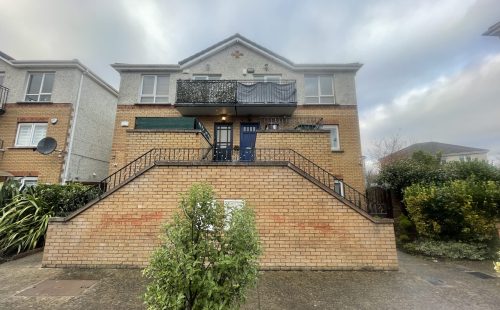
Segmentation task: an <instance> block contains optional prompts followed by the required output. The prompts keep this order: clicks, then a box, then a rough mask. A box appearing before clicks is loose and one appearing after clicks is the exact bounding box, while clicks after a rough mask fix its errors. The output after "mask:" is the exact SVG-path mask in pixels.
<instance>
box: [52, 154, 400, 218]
mask: <svg viewBox="0 0 500 310" xmlns="http://www.w3.org/2000/svg"><path fill="white" fill-rule="evenodd" d="M155 166H176V167H179V166H183V167H193V166H254V167H256V166H257V167H259V166H260V167H262V166H266V167H269V166H274V167H288V168H290V169H292V170H293V171H295V172H296V173H298V174H299V175H301V176H302V177H304V178H305V179H307V180H308V181H310V182H311V183H314V184H315V185H316V186H318V187H319V188H321V189H322V190H324V191H325V192H327V193H329V194H330V195H331V196H333V197H335V198H337V199H339V200H340V201H341V202H342V203H344V204H345V205H346V206H348V207H350V208H351V209H353V210H354V211H356V212H358V213H359V214H360V215H362V216H363V217H365V218H366V219H368V220H370V221H371V222H373V223H374V224H392V223H393V222H394V221H393V220H392V219H387V218H376V217H373V216H371V215H370V214H368V213H367V212H365V211H363V210H362V209H360V208H358V207H356V206H355V205H354V204H352V203H350V202H348V201H346V200H345V199H343V198H342V196H340V195H339V194H337V193H336V192H334V191H333V190H331V189H330V188H328V187H326V186H324V185H323V184H321V183H320V182H318V181H317V180H316V179H314V178H313V177H311V176H309V175H307V174H305V173H303V172H302V171H301V170H300V169H298V168H297V167H295V166H294V165H293V164H291V163H289V162H287V161H282V162H281V161H272V162H240V161H235V162H206V161H191V162H167V161H159V162H156V163H155V164H154V165H153V166H151V167H147V168H145V169H143V170H142V171H140V172H139V173H137V174H136V175H134V176H133V177H131V178H129V179H128V180H126V181H125V182H123V183H122V184H120V185H118V186H116V187H115V188H113V189H112V190H110V191H109V192H107V193H105V194H104V195H102V196H101V197H100V198H97V199H94V200H92V201H90V202H89V203H87V204H86V205H85V206H83V207H81V208H80V209H78V210H76V211H74V212H73V213H71V214H69V215H67V216H66V217H52V218H50V220H49V222H67V221H69V220H71V219H73V218H74V217H76V216H78V215H79V214H80V213H83V212H84V211H85V210H87V209H89V208H91V207H92V206H93V205H94V204H96V203H97V202H99V201H101V200H102V199H105V198H106V197H107V196H109V195H111V194H112V193H114V192H115V191H117V190H119V189H120V188H122V187H123V186H125V185H126V184H128V183H129V182H131V181H132V180H134V179H135V178H136V177H138V176H140V175H142V174H144V173H145V172H146V171H148V170H149V169H152V168H153V167H155Z"/></svg>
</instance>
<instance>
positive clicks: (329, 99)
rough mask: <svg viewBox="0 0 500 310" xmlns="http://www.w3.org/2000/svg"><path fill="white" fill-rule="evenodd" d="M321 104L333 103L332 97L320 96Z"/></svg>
mask: <svg viewBox="0 0 500 310" xmlns="http://www.w3.org/2000/svg"><path fill="white" fill-rule="evenodd" d="M320 102H321V103H333V96H321V100H320Z"/></svg>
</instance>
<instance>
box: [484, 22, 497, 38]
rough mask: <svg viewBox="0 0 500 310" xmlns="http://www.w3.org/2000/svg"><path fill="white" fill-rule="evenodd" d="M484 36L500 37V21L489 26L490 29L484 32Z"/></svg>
mask: <svg viewBox="0 0 500 310" xmlns="http://www.w3.org/2000/svg"><path fill="white" fill-rule="evenodd" d="M483 36H497V37H499V38H500V22H498V23H496V24H494V25H493V26H491V27H490V28H488V30H486V32H485V33H483Z"/></svg>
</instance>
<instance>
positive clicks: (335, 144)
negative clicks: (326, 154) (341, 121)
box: [330, 126, 339, 150]
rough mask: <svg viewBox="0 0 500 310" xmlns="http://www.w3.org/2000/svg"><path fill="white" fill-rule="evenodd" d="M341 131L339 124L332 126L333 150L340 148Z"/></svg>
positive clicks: (331, 139) (331, 140)
mask: <svg viewBox="0 0 500 310" xmlns="http://www.w3.org/2000/svg"><path fill="white" fill-rule="evenodd" d="M338 137H339V132H338V128H337V126H332V127H330V142H331V146H332V149H333V150H338V148H339V138H338Z"/></svg>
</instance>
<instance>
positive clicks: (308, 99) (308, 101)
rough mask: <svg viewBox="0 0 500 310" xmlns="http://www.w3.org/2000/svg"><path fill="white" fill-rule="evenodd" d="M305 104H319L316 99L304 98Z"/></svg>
mask: <svg viewBox="0 0 500 310" xmlns="http://www.w3.org/2000/svg"><path fill="white" fill-rule="evenodd" d="M306 103H319V101H318V97H306Z"/></svg>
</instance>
